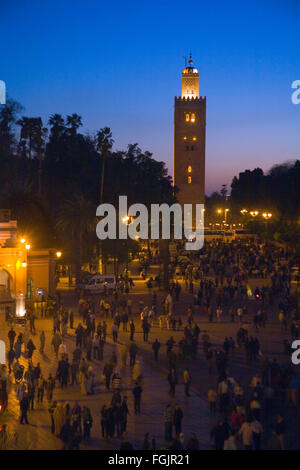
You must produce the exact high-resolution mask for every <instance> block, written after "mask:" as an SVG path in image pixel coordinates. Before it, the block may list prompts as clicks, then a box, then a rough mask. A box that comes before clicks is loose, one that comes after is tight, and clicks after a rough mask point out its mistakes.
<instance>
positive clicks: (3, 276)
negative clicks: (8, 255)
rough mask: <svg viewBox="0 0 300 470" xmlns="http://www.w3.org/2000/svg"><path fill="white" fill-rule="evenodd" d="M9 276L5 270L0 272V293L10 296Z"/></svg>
mask: <svg viewBox="0 0 300 470" xmlns="http://www.w3.org/2000/svg"><path fill="white" fill-rule="evenodd" d="M11 281H12V279H11V275H10V274H9V272H7V271H6V270H5V269H2V270H0V292H6V293H7V294H10V289H11Z"/></svg>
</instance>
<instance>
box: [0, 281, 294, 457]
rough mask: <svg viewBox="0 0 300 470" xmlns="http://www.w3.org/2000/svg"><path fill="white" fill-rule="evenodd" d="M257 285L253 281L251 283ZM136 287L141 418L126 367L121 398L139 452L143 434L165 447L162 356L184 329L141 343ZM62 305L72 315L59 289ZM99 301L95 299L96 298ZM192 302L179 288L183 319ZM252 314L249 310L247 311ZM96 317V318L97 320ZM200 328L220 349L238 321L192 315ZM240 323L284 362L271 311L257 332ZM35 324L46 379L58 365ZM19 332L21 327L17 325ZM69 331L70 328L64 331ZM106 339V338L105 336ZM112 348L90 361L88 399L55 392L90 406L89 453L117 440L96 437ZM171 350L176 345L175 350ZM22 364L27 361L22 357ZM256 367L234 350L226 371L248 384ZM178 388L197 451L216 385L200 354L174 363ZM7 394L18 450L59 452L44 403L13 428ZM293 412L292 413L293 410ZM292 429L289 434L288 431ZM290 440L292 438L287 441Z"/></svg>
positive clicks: (124, 337)
mask: <svg viewBox="0 0 300 470" xmlns="http://www.w3.org/2000/svg"><path fill="white" fill-rule="evenodd" d="M255 282H256V280H255ZM137 284H138V285H137V288H135V289H134V290H133V292H132V293H131V297H132V299H133V304H134V305H133V307H134V313H135V323H136V328H137V331H136V334H135V341H136V342H137V344H138V346H139V348H140V351H139V357H138V359H139V360H140V362H141V366H142V372H143V376H144V381H143V389H144V391H143V396H142V414H141V415H140V416H135V415H134V414H133V411H132V410H133V397H132V393H131V389H132V383H131V379H130V369H129V367H127V368H126V369H125V370H123V371H122V378H123V392H122V395H124V394H126V395H127V396H128V401H129V409H130V415H129V419H128V435H129V439H130V440H131V441H132V443H133V444H134V446H135V447H136V448H140V446H141V441H142V440H143V436H144V434H145V433H146V432H149V433H150V435H151V436H154V437H156V439H157V442H158V446H159V447H165V445H166V443H165V441H164V439H163V434H164V423H163V412H164V410H165V407H166V405H167V404H168V403H169V402H170V398H169V395H168V384H167V360H166V354H165V343H166V341H167V339H168V338H169V337H170V336H171V335H173V336H174V339H175V341H176V342H178V341H179V340H180V339H181V338H182V337H183V331H175V332H173V331H168V330H167V329H160V328H158V327H153V328H152V329H151V331H150V335H149V343H144V342H143V335H142V331H141V328H140V321H139V319H138V317H137V313H138V308H137V305H138V301H139V300H141V299H142V300H144V302H145V304H147V303H148V302H149V300H150V296H149V294H148V293H147V292H145V287H144V286H145V283H144V282H138V283H137ZM62 298H63V304H64V305H66V306H67V307H72V308H73V309H74V311H75V312H76V303H77V301H76V299H75V296H74V295H73V293H72V292H71V291H68V290H64V291H62ZM162 298H163V293H159V302H158V303H159V305H160V304H161V300H162ZM97 300H98V299H97ZM189 303H191V295H190V294H188V293H186V292H185V291H184V290H183V292H182V295H181V298H180V301H179V302H178V303H176V304H175V312H176V313H177V314H180V315H181V316H182V320H183V321H184V317H185V313H186V310H187V306H188V304H189ZM250 310H251V309H250ZM98 320H99V318H97V321H98ZM195 320H196V321H197V323H198V324H199V326H200V328H201V330H204V329H206V330H207V331H208V332H209V334H210V336H211V340H212V343H213V347H216V346H218V347H219V346H221V345H222V343H223V341H224V338H225V336H233V337H234V338H235V335H236V331H237V330H238V328H239V325H238V323H234V324H232V323H230V322H229V319H228V318H227V317H226V315H225V316H224V318H223V320H222V322H219V323H209V322H208V319H207V317H204V316H203V315H202V314H201V312H200V313H199V314H198V315H197V318H196V319H195ZM77 323H78V318H77V317H76V322H75V326H76V324H77ZM245 323H246V326H247V328H248V329H249V334H250V335H252V334H253V335H256V336H258V338H259V340H260V342H261V345H262V351H263V354H266V355H268V356H270V357H275V356H276V357H277V358H278V360H279V361H283V360H284V359H285V358H284V357H283V354H282V350H283V348H282V340H283V338H284V337H288V334H287V333H285V332H281V330H280V327H279V324H278V320H277V315H276V312H274V314H270V318H269V321H268V324H267V328H266V329H261V330H260V331H258V332H256V331H254V327H253V324H252V319H251V313H250V314H249V316H248V317H247V318H245ZM108 325H109V327H108V333H109V336H110V331H111V330H110V326H111V320H109V321H108ZM36 326H37V335H35V336H33V341H34V343H35V344H36V346H37V348H38V346H39V334H40V331H41V330H42V329H44V330H45V332H46V336H47V339H46V347H45V355H44V356H43V357H42V356H41V354H40V353H39V352H38V351H35V353H34V358H33V362H34V364H36V363H37V362H40V363H41V367H42V370H43V372H44V375H47V374H48V373H49V371H51V372H52V373H55V371H56V367H57V361H56V360H55V359H54V354H53V349H52V348H51V346H50V341H51V338H52V333H51V330H52V319H51V320H50V319H39V320H37V321H36ZM19 328H20V327H19ZM0 331H1V336H2V333H3V332H4V338H5V339H7V331H8V329H7V327H6V326H5V325H4V320H3V318H2V319H0ZM69 333H70V330H69ZM156 337H157V338H158V339H159V340H160V342H161V343H162V348H161V351H160V357H159V362H158V363H155V362H154V360H153V353H152V349H151V343H152V341H154V339H155V338H156ZM128 339H129V334H128V333H123V332H122V325H121V327H120V333H119V338H118V340H119V341H120V342H121V343H122V342H128ZM109 341H110V338H109ZM67 345H68V351H69V352H72V351H73V349H74V336H73V333H72V335H69V336H68V339H67ZM113 348H117V351H118V350H119V345H118V346H116V345H113V344H112V343H111V342H109V343H108V344H107V345H106V346H105V350H104V361H102V362H100V361H93V364H92V365H93V368H94V371H95V373H96V382H97V386H96V393H95V395H93V396H85V397H82V396H81V395H80V389H79V386H74V387H68V388H67V389H66V390H64V391H62V390H61V389H60V388H58V389H56V390H55V393H54V399H56V400H64V401H69V402H70V403H71V404H72V403H73V402H74V401H75V400H77V399H78V400H79V401H80V404H81V405H84V404H86V405H87V406H89V407H90V408H91V411H92V415H93V418H94V425H93V428H92V432H91V436H92V439H91V443H90V445H89V446H85V445H82V446H81V447H82V448H92V449H117V448H118V447H119V444H120V442H119V441H118V440H113V441H110V442H107V441H103V440H102V439H101V438H100V416H99V413H100V409H101V407H102V405H103V404H108V403H109V401H110V397H111V392H106V391H105V389H104V385H103V384H102V383H100V378H101V374H102V369H103V364H104V362H105V360H107V359H108V358H110V357H111V354H112V350H113ZM175 349H176V346H175ZM22 361H23V362H24V363H27V361H26V360H25V359H24V358H23V359H22ZM186 365H188V367H189V368H190V370H191V373H192V377H193V384H192V397H191V398H186V397H185V396H184V393H183V384H182V369H183V366H186ZM257 368H258V365H251V366H249V365H248V364H246V362H245V357H244V353H243V352H242V351H237V352H236V353H235V354H234V356H233V359H232V361H231V363H230V371H232V375H233V376H234V377H235V378H237V379H239V380H241V382H242V384H243V385H245V386H247V385H248V384H249V381H250V380H251V378H252V376H253V374H254V373H255V372H256V370H257ZM178 376H179V382H180V383H179V385H178V386H177V387H176V398H175V400H174V402H177V401H178V403H179V405H180V406H181V407H182V409H183V413H184V420H183V430H184V433H185V435H186V437H188V436H189V433H190V432H192V431H195V432H196V434H197V436H198V438H199V440H200V443H201V447H202V448H208V447H209V431H210V429H211V427H212V425H213V424H214V423H215V420H216V418H215V419H213V420H212V419H211V418H210V417H209V414H208V405H207V403H206V394H207V390H208V388H209V386H210V385H213V386H216V380H217V375H216V370H215V369H213V373H212V375H211V376H210V375H209V374H208V372H207V367H206V362H205V359H204V356H203V352H202V351H201V349H200V351H199V354H198V359H197V360H196V361H187V362H186V363H185V362H183V361H181V362H180V364H179V373H178ZM10 387H11V390H12V393H11V394H10V401H9V407H8V411H7V413H6V414H5V415H2V416H1V417H0V423H1V422H2V423H3V422H7V424H8V426H9V428H10V429H11V430H15V431H16V432H17V434H18V436H19V441H18V444H17V447H18V448H22V449H27V448H30V449H31V448H33V449H59V448H61V442H60V440H59V439H57V438H55V437H54V436H53V435H51V433H50V417H49V414H48V406H47V404H46V402H45V403H44V404H43V405H37V410H36V411H33V412H30V415H29V419H30V423H32V424H31V425H30V426H21V425H19V424H18V417H19V405H18V402H17V400H16V398H15V394H14V386H13V384H12V385H10ZM295 411H296V412H295ZM290 414H291V420H292V430H294V429H298V428H299V424H298V422H299V419H298V417H299V410H291V413H290ZM291 432H292V431H290V433H291ZM290 441H291V442H292V439H290ZM297 445H298V442H297V443H296V444H295V443H293V444H292V443H291V444H290V447H291V448H297Z"/></svg>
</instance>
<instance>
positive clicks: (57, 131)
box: [48, 113, 65, 140]
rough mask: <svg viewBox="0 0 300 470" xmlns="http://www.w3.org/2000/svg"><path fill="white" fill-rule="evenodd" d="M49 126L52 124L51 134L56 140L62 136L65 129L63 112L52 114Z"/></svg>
mask: <svg viewBox="0 0 300 470" xmlns="http://www.w3.org/2000/svg"><path fill="white" fill-rule="evenodd" d="M48 124H49V126H51V129H50V130H51V136H52V137H53V139H54V140H56V139H57V138H58V137H60V136H61V134H62V133H63V131H64V130H65V120H64V118H63V117H62V115H61V114H57V113H55V114H52V115H51V116H50V118H49V121H48Z"/></svg>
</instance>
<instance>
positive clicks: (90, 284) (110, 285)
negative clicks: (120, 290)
mask: <svg viewBox="0 0 300 470" xmlns="http://www.w3.org/2000/svg"><path fill="white" fill-rule="evenodd" d="M116 287H117V281H116V276H115V275H114V274H95V275H94V276H92V277H91V278H90V279H88V280H87V282H85V283H82V284H81V283H80V284H79V285H78V288H79V289H83V290H84V291H85V292H88V293H89V294H101V293H102V292H104V291H105V290H106V292H112V291H113V290H114V289H116Z"/></svg>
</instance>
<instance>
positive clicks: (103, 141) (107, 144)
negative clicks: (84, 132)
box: [97, 127, 114, 204]
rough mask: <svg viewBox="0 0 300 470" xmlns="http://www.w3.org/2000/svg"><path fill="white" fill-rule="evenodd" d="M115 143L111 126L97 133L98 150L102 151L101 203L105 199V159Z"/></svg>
mask: <svg viewBox="0 0 300 470" xmlns="http://www.w3.org/2000/svg"><path fill="white" fill-rule="evenodd" d="M113 143H114V141H113V139H112V133H111V130H110V128H109V127H104V128H103V129H100V131H99V132H98V133H97V150H98V151H99V152H100V153H101V158H102V168H101V182H100V198H99V204H102V199H103V186H104V171H105V159H106V157H107V154H108V151H109V150H110V149H111V148H112V146H113Z"/></svg>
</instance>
